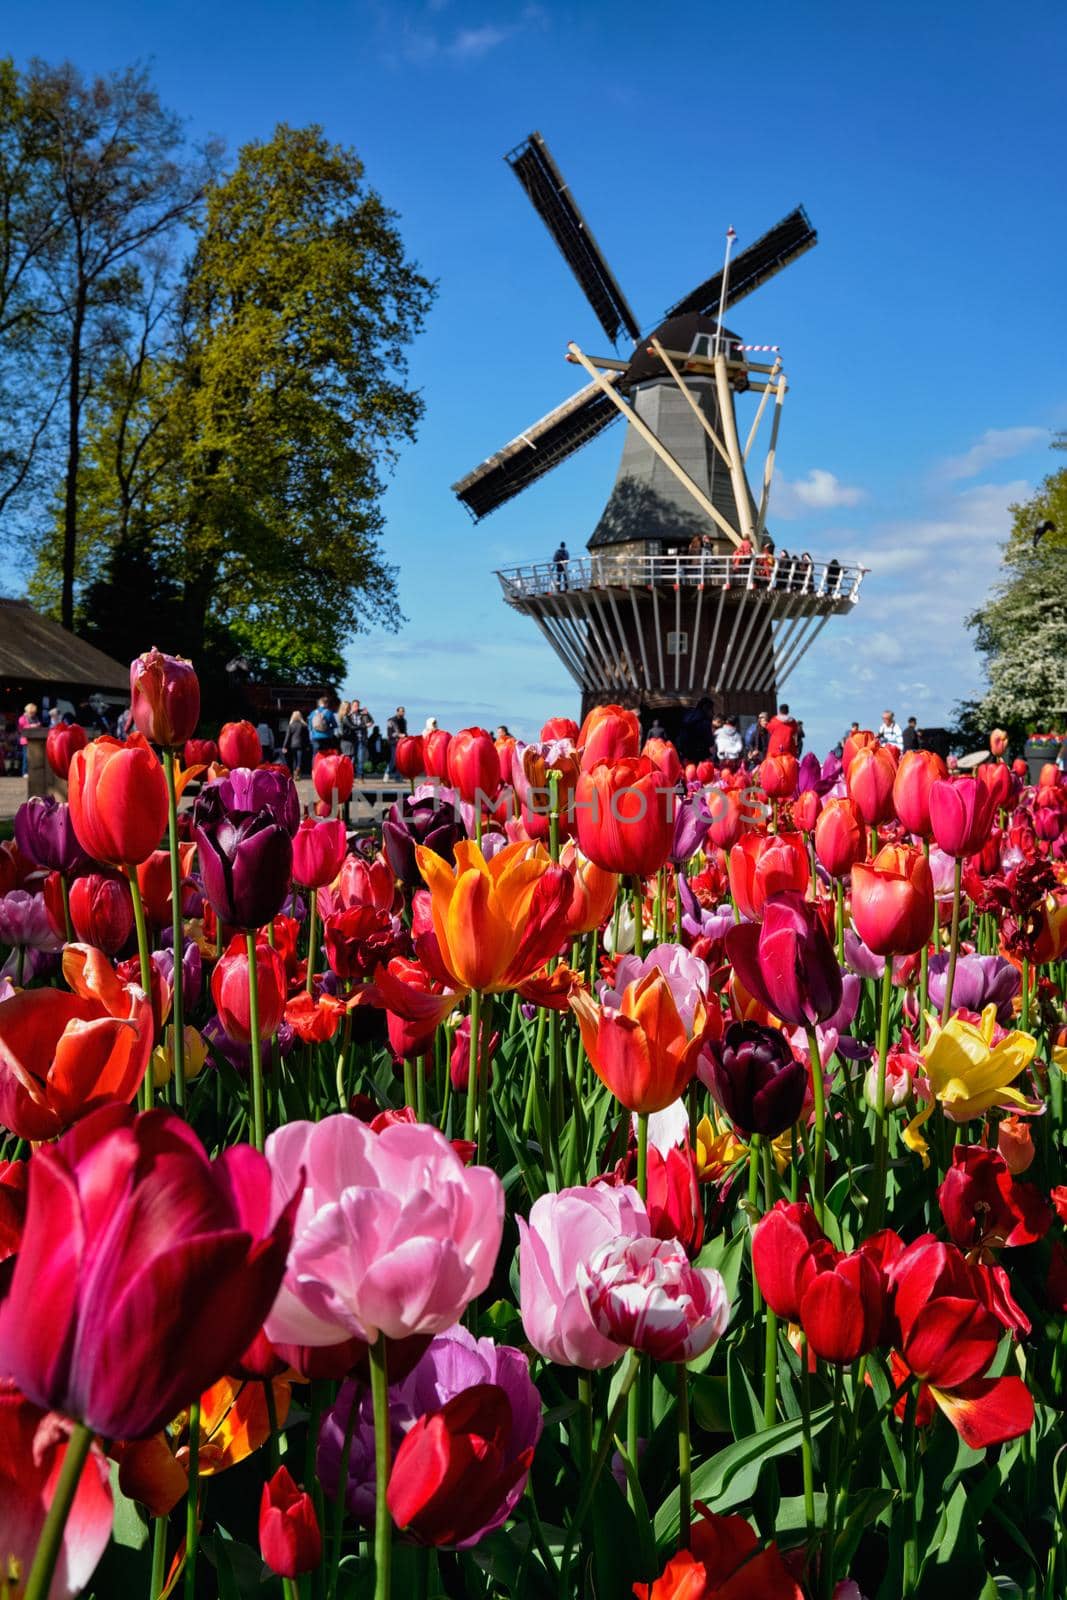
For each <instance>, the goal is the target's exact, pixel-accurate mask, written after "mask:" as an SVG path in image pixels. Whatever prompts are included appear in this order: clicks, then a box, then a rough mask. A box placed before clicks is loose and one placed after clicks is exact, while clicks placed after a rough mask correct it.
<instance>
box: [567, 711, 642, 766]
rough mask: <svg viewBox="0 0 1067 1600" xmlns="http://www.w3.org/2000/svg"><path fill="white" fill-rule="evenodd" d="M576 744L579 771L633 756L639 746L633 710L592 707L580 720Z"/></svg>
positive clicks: (636, 723) (637, 721) (639, 738)
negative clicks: (579, 760) (578, 755)
mask: <svg viewBox="0 0 1067 1600" xmlns="http://www.w3.org/2000/svg"><path fill="white" fill-rule="evenodd" d="M577 744H578V746H579V748H580V749H581V752H582V771H583V772H592V770H593V768H594V767H595V766H597V765H598V764H599V763H600V762H601V761H607V762H611V763H614V762H616V761H622V760H626V759H630V758H633V757H636V755H637V753H638V751H639V750H640V748H641V724H640V722H639V720H638V717H637V713H636V711H629V710H627V709H626V708H625V707H623V706H594V707H593V709H592V710H591V711H590V713H589V715H588V716H587V717H586V719H585V721H584V722H583V723H582V726H581V729H580V731H579V733H578V738H577Z"/></svg>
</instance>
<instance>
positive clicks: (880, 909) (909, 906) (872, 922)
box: [852, 844, 934, 956]
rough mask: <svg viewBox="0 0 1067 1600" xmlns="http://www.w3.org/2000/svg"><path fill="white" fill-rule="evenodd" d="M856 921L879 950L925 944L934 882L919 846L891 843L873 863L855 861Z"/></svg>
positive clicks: (906, 950) (898, 951) (898, 952)
mask: <svg viewBox="0 0 1067 1600" xmlns="http://www.w3.org/2000/svg"><path fill="white" fill-rule="evenodd" d="M852 922H853V925H854V927H855V929H856V932H857V933H858V934H859V936H860V938H861V939H862V940H863V942H864V944H865V945H866V946H867V948H868V949H869V950H873V951H874V953H875V955H880V956H904V955H912V954H913V953H914V952H915V951H916V950H921V949H922V947H923V945H924V944H925V943H926V941H927V940H928V939H929V937H930V932H931V929H932V928H933V923H934V884H933V879H932V877H931V876H930V868H929V866H928V864H927V862H926V861H925V860H924V859H923V855H922V852H921V851H920V850H915V849H911V848H909V847H908V846H906V845H894V844H887V845H883V846H882V848H881V850H879V852H878V854H877V855H876V856H875V858H874V860H873V861H871V862H870V863H864V862H857V863H856V865H855V866H854V867H853V868H852Z"/></svg>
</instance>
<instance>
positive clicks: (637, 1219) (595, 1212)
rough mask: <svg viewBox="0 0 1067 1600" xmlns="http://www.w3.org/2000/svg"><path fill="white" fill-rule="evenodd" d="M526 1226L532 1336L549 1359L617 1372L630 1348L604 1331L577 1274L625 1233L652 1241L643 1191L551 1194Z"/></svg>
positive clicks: (523, 1260)
mask: <svg viewBox="0 0 1067 1600" xmlns="http://www.w3.org/2000/svg"><path fill="white" fill-rule="evenodd" d="M517 1222H518V1227H519V1309H520V1311H521V1313H522V1325H523V1329H524V1331H525V1334H526V1337H527V1339H528V1340H529V1342H530V1343H531V1344H532V1345H533V1347H534V1349H535V1350H536V1351H538V1353H539V1354H540V1355H542V1356H544V1357H545V1359H546V1360H548V1361H555V1362H558V1363H559V1364H560V1365H561V1366H566V1367H583V1368H585V1369H586V1370H587V1371H593V1370H596V1369H597V1368H600V1367H609V1366H611V1365H612V1364H613V1363H614V1362H616V1361H617V1360H618V1359H619V1357H620V1356H621V1355H622V1353H623V1349H624V1347H623V1345H622V1344H621V1343H619V1342H617V1341H615V1340H613V1339H609V1338H606V1337H605V1336H604V1335H603V1334H602V1333H599V1332H598V1331H597V1329H596V1327H595V1325H594V1323H593V1321H592V1318H591V1317H590V1315H589V1312H588V1310H587V1309H586V1306H585V1303H584V1301H583V1300H582V1297H581V1294H580V1292H579V1290H578V1286H577V1279H576V1273H577V1270H578V1268H579V1266H581V1265H582V1264H586V1265H587V1264H588V1263H589V1261H591V1260H592V1258H593V1256H594V1255H595V1254H596V1253H597V1252H598V1250H600V1249H601V1247H602V1246H604V1245H606V1244H609V1243H610V1242H612V1241H613V1240H615V1239H617V1238H619V1237H620V1236H622V1235H625V1236H626V1237H629V1238H640V1237H647V1236H648V1235H649V1233H650V1223H649V1218H648V1213H647V1212H646V1210H645V1207H644V1204H643V1202H642V1201H641V1198H640V1196H639V1195H638V1193H637V1190H636V1189H632V1188H629V1187H623V1188H619V1189H611V1188H601V1187H598V1188H593V1189H586V1188H576V1189H561V1190H559V1192H558V1193H556V1194H544V1195H542V1196H541V1197H540V1198H539V1199H538V1200H535V1201H534V1203H533V1206H532V1207H531V1209H530V1219H529V1222H525V1221H524V1220H523V1219H522V1217H519V1218H517Z"/></svg>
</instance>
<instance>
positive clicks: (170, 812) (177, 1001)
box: [163, 750, 185, 1111]
mask: <svg viewBox="0 0 1067 1600" xmlns="http://www.w3.org/2000/svg"><path fill="white" fill-rule="evenodd" d="M176 760H177V756H176V755H175V753H174V751H173V750H164V752H163V771H164V773H165V775H166V779H167V828H168V836H169V841H170V911H171V931H172V933H173V936H174V938H173V946H174V976H173V980H172V981H173V990H174V997H173V1001H172V1016H173V1020H174V1100H175V1103H176V1105H177V1107H178V1109H179V1111H184V1110H185V996H184V993H183V980H184V977H185V974H184V971H183V968H182V956H183V955H184V954H185V936H184V926H183V923H182V871H181V857H180V856H179V854H178V788H177V784H176V783H175V780H174V764H175V762H176Z"/></svg>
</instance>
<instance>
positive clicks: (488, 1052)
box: [448, 1017, 500, 1094]
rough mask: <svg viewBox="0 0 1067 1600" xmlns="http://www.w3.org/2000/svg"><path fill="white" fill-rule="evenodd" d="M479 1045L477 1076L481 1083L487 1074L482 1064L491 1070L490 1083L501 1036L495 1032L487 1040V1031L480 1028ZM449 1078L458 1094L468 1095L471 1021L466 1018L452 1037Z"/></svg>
mask: <svg viewBox="0 0 1067 1600" xmlns="http://www.w3.org/2000/svg"><path fill="white" fill-rule="evenodd" d="M478 1033H479V1043H478V1065H477V1068H476V1076H477V1078H478V1080H479V1081H480V1080H481V1079H482V1078H483V1077H484V1076H485V1073H484V1071H483V1066H482V1063H483V1062H484V1063H485V1064H486V1065H487V1066H488V1069H489V1075H488V1081H489V1083H490V1084H491V1083H492V1081H493V1057H494V1056H495V1055H496V1053H497V1051H498V1050H499V1049H500V1035H499V1033H497V1032H496V1031H495V1030H494V1032H493V1033H491V1034H490V1035H489V1037H488V1039H487V1038H486V1035H485V1029H484V1028H480V1029H479V1030H478ZM448 1076H449V1079H450V1080H451V1083H452V1087H453V1089H454V1090H455V1091H456V1093H457V1094H466V1092H467V1090H468V1089H469V1087H470V1081H471V1019H470V1017H464V1018H463V1021H462V1022H461V1023H460V1025H459V1027H458V1028H457V1029H456V1031H455V1033H454V1034H453V1035H452V1053H451V1055H450V1056H449V1058H448Z"/></svg>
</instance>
